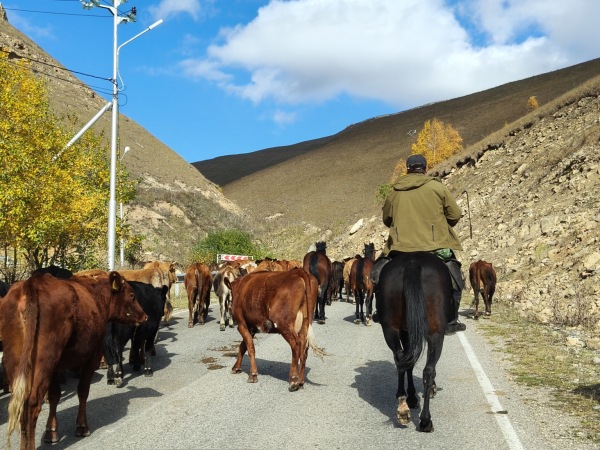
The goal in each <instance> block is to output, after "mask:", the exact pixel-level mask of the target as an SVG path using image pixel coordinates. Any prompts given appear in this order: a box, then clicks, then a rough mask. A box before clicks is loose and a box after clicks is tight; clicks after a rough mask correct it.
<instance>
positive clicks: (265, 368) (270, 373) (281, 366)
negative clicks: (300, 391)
mask: <svg viewBox="0 0 600 450" xmlns="http://www.w3.org/2000/svg"><path fill="white" fill-rule="evenodd" d="M291 364H292V358H291V355H290V362H289V363H287V362H281V361H269V360H266V359H260V358H256V368H257V369H258V382H259V383H260V379H261V377H271V378H275V379H277V380H280V381H283V382H285V383H286V386H287V383H288V377H289V375H290V366H291ZM309 364H310V356H309V359H308V360H307V361H306V369H305V370H304V384H305V385H306V386H309V385H310V386H323V385H322V384H319V383H313V382H312V381H310V378H309V374H310V367H309ZM230 369H231V367H228V368H227V370H228V371H229V370H230ZM249 373H250V358H249V357H248V354H246V355H245V356H244V360H243V361H242V373H241V374H240V375H239V376H240V377H243V379H244V381H245V380H246V378H248V374H249Z"/></svg>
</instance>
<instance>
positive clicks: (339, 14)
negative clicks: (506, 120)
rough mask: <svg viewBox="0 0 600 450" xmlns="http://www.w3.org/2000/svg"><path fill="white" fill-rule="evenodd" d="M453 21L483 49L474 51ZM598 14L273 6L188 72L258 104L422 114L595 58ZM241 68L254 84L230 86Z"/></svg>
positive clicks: (512, 8) (306, 1) (464, 5)
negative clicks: (342, 104) (353, 106)
mask: <svg viewBox="0 0 600 450" xmlns="http://www.w3.org/2000/svg"><path fill="white" fill-rule="evenodd" d="M456 14H462V17H469V18H470V19H471V20H472V21H473V23H474V26H475V27H476V29H477V31H478V32H479V33H482V34H483V35H484V36H486V37H487V40H488V42H487V43H486V45H485V46H483V47H482V46H475V45H473V44H472V41H473V40H472V36H470V35H469V32H468V31H467V30H466V29H465V28H464V27H463V26H462V25H461V21H460V20H459V18H457V15H456ZM599 15H600V2H589V1H586V0H464V1H463V2H461V3H459V4H458V5H457V6H456V7H450V6H448V5H447V2H446V1H445V0H403V1H398V0H328V1H326V2H323V1H321V0H295V1H282V0H272V1H271V2H270V3H269V4H268V5H267V6H265V7H263V8H260V9H259V11H258V15H257V17H256V18H255V19H254V20H253V21H251V22H250V23H248V24H246V25H238V26H237V27H235V28H228V29H223V30H221V33H220V36H219V37H220V39H221V40H222V42H223V43H222V44H215V45H212V46H210V47H209V48H208V50H207V53H208V57H207V58H205V59H202V60H187V61H186V62H185V68H186V73H187V74H189V75H191V76H195V77H204V78H207V79H209V80H216V81H219V83H220V86H222V87H223V88H224V89H226V90H227V91H229V92H232V93H234V94H236V95H239V96H240V97H242V98H246V99H249V100H251V101H253V102H255V103H259V102H261V101H264V100H267V99H272V100H275V101H276V102H279V103H283V104H298V103H305V102H322V101H326V100H329V99H332V98H335V97H336V96H338V95H340V94H342V93H344V94H348V95H351V96H354V97H358V98H368V99H377V100H382V101H385V102H387V103H389V104H392V105H395V106H398V107H403V106H415V105H419V104H423V103H426V102H429V101H435V100H443V99H447V98H452V97H456V96H460V95H464V94H468V93H471V92H476V91H479V90H483V89H487V88H490V87H493V86H497V85H499V84H503V83H506V82H509V81H513V80H516V79H520V78H525V77H528V76H532V75H535V74H539V73H543V72H547V71H550V70H554V69H557V68H560V67H564V66H566V65H569V64H575V63H577V62H581V61H584V60H587V59H591V58H594V57H596V56H598V55H597V50H596V48H595V46H594V43H595V41H596V37H595V36H594V30H595V24H594V22H593V20H594V17H598V16H599ZM532 29H534V30H536V33H535V34H534V35H530V36H529V37H527V36H528V35H527V33H529V32H530V31H531V30H532ZM240 68H241V69H243V70H246V71H247V72H248V73H249V74H250V82H248V83H245V84H239V83H235V82H234V79H233V77H232V78H230V79H228V78H227V71H228V70H229V69H238V70H239V69H240Z"/></svg>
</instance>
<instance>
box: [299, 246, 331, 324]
mask: <svg viewBox="0 0 600 450" xmlns="http://www.w3.org/2000/svg"><path fill="white" fill-rule="evenodd" d="M316 248H317V250H316V251H314V252H309V253H307V254H306V256H304V263H303V265H302V267H303V268H304V270H305V271H306V273H310V274H311V275H312V276H314V277H315V278H316V279H317V284H318V285H319V295H318V297H317V309H316V310H315V319H317V322H318V323H320V324H324V323H325V300H326V299H327V289H328V288H329V279H330V278H331V261H330V260H329V258H328V257H327V255H326V254H325V252H326V244H325V242H317V244H316Z"/></svg>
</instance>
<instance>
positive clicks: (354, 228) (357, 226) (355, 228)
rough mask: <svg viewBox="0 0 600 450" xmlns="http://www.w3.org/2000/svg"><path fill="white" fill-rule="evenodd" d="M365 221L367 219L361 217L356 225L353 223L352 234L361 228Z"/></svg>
mask: <svg viewBox="0 0 600 450" xmlns="http://www.w3.org/2000/svg"><path fill="white" fill-rule="evenodd" d="M364 223H365V221H364V220H363V219H360V220H359V221H358V222H356V223H355V224H354V225H352V228H350V234H354V233H356V232H357V231H358V230H360V229H361V227H362V226H363V224H364Z"/></svg>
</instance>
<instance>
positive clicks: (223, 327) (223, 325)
mask: <svg viewBox="0 0 600 450" xmlns="http://www.w3.org/2000/svg"><path fill="white" fill-rule="evenodd" d="M219 330H221V331H225V324H224V323H222V324H221V326H220V327H219Z"/></svg>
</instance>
